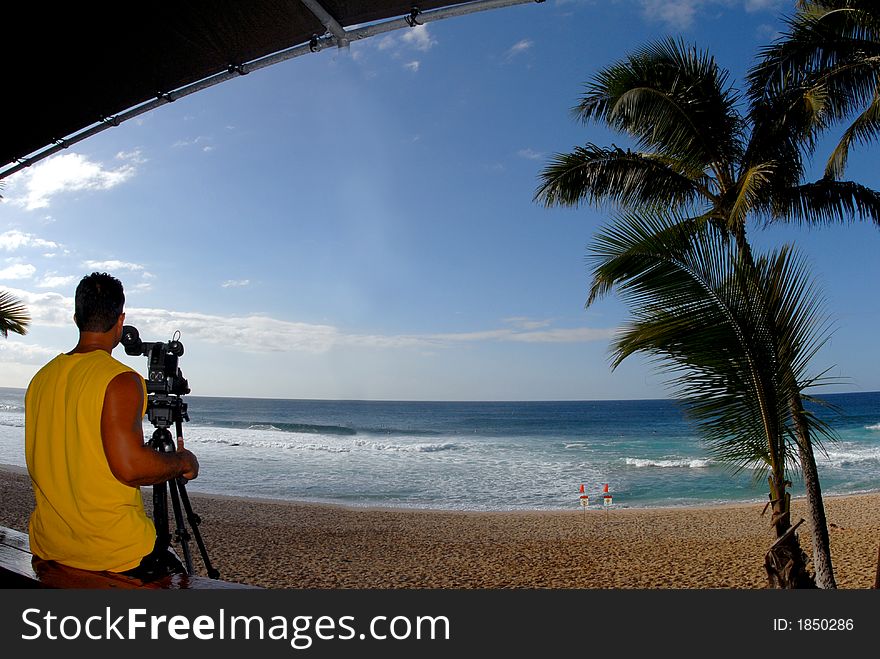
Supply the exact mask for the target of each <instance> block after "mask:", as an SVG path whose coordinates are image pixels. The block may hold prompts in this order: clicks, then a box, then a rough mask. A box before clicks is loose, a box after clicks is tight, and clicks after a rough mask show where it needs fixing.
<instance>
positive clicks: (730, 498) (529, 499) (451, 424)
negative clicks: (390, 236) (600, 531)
mask: <svg viewBox="0 0 880 659" xmlns="http://www.w3.org/2000/svg"><path fill="white" fill-rule="evenodd" d="M824 398H825V399H826V400H828V401H829V402H832V403H834V404H835V405H836V406H838V407H839V408H840V410H841V413H840V414H839V415H833V416H828V415H827V414H826V417H827V420H829V421H830V422H831V424H832V426H833V428H834V429H835V430H836V432H837V435H838V438H839V440H838V441H836V442H833V443H826V445H825V448H826V454H824V455H823V454H821V453H819V454H818V456H817V457H818V462H819V474H820V478H821V483H822V488H823V492H824V493H826V494H831V495H834V494H851V493H859V492H869V491H877V490H880V392H871V393H853V394H829V395H826V396H825V397H824ZM185 401H186V402H187V404H188V410H189V416H190V421H189V422H187V423H184V425H183V434H184V439H185V441H186V444H187V446H188V448H190V449H191V450H192V451H193V452H195V453H196V455H197V456H198V458H199V462H200V466H201V471H200V475H199V478H198V479H196V480H194V481H192V482H190V483H189V485H188V489H189V491H190V492H193V493H196V492H203V493H212V494H225V495H235V496H246V497H260V498H269V499H282V500H293V501H310V502H322V503H337V504H344V505H349V506H379V507H404V508H422V509H442V510H470V511H484V510H559V509H578V510H579V509H580V508H581V500H580V496H581V492H580V486H581V485H583V486H584V494H586V495H587V496H589V507H590V508H591V509H601V508H602V507H603V494H604V489H605V485H607V486H608V494H610V495H611V505H612V507H614V508H618V507H663V506H681V505H703V504H713V503H725V502H747V501H754V502H758V501H764V500H765V499H766V496H767V486H766V483H763V484H762V483H760V482H756V481H755V478H754V474H753V473H752V472H751V471H743V472H739V473H734V472H733V471H732V469H731V468H730V467H729V466H727V465H724V464H722V463H719V462H718V461H716V460H715V459H713V457H712V456H711V455H710V454H709V453H708V452H707V451H706V450H705V447H704V446H703V445H702V443H701V442H700V440H699V438H698V436H697V434H696V433H695V431H694V428H693V426H692V425H691V424H690V423H689V422H688V421H687V419H686V418H685V417H684V415H683V414H682V412H681V410H680V408H679V407H678V406H677V405H676V403H674V402H673V401H668V400H633V401H626V400H623V401H572V402H495V403H493V402H474V403H468V402H379V401H375V402H374V401H321V400H274V399H250V398H208V397H200V396H186V397H185ZM153 430H154V428H153V426H152V425H151V424H149V423H148V422H145V424H144V433H145V436H146V437H147V438H149V437H150V435H151V434H152V432H153ZM23 442H24V391H23V390H20V389H4V388H0V463H5V464H11V465H19V466H24V465H25V460H24V449H23ZM793 492H794V493H795V494H796V495H797V494H802V493H803V486H802V483H801V482H800V480H799V477H796V478H795V483H794V488H793Z"/></svg>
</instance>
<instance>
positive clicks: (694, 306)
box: [591, 214, 825, 470]
mask: <svg viewBox="0 0 880 659" xmlns="http://www.w3.org/2000/svg"><path fill="white" fill-rule="evenodd" d="M591 254H592V261H593V263H594V266H595V267H594V270H593V277H594V290H595V288H596V287H597V286H598V285H599V284H597V282H602V284H601V286H603V287H606V286H608V285H614V286H615V287H616V288H617V290H618V291H619V293H620V295H621V297H622V298H623V299H624V300H625V301H626V302H627V304H628V306H629V308H630V309H631V313H632V319H631V321H630V322H629V323H628V324H627V325H626V327H625V328H624V329H623V330H622V332H621V333H620V334H619V336H618V337H617V338H616V340H615V342H614V353H613V366H614V367H616V366H617V365H619V364H620V363H621V362H622V361H623V360H624V359H626V357H628V356H630V355H632V354H634V353H636V352H642V353H645V354H647V355H650V356H652V357H654V358H655V359H657V360H658V363H659V364H660V365H661V367H662V368H663V369H664V370H665V371H667V372H668V374H669V375H670V382H671V384H672V386H673V391H674V393H675V395H676V396H677V397H679V398H680V399H681V400H682V402H683V403H684V405H685V408H686V409H687V410H688V412H689V414H690V415H691V417H692V418H694V419H695V421H696V422H697V424H698V427H699V428H700V430H701V434H702V436H703V437H704V439H705V440H706V441H707V443H708V445H709V448H710V449H711V450H712V451H713V453H715V454H716V456H717V457H718V458H719V459H721V460H724V461H730V462H733V463H734V464H736V465H738V468H742V469H745V468H750V469H758V470H762V469H765V468H777V467H778V466H779V465H780V464H782V463H786V464H788V465H789V468H791V467H793V466H794V464H795V463H796V460H797V451H796V448H795V447H796V443H793V442H792V441H791V439H790V438H791V437H793V434H794V431H793V429H792V428H791V417H790V411H789V400H790V397H791V396H793V395H795V396H799V395H800V387H802V386H803V384H804V382H806V381H807V380H808V377H807V375H806V374H805V373H806V365H807V363H808V362H809V359H810V357H812V356H813V355H814V354H815V350H816V349H818V348H817V346H820V345H821V343H822V341H823V340H824V338H823V337H824V333H823V332H824V330H825V327H824V326H823V325H822V324H821V317H820V315H819V314H818V310H819V308H820V304H819V299H820V298H819V297H818V296H817V295H816V294H815V293H814V288H813V286H812V284H811V283H810V282H809V280H808V279H806V271H805V269H804V266H803V264H802V262H801V261H799V260H798V259H796V258H794V256H793V253H792V251H791V250H789V249H787V248H786V249H783V250H780V252H778V253H776V254H773V255H770V256H768V257H763V258H760V259H758V261H757V262H756V263H755V264H752V265H750V264H748V263H745V262H744V261H743V260H742V259H740V258H739V256H738V254H737V252H736V249H735V245H734V244H733V243H732V242H731V241H729V240H728V239H727V236H726V234H725V232H724V231H721V230H718V229H717V228H716V227H715V226H714V225H713V224H712V223H709V222H697V221H692V220H687V219H682V218H677V217H674V216H673V215H671V214H670V215H667V216H665V217H661V216H651V217H644V216H642V217H639V216H635V215H629V216H622V217H621V218H618V220H617V221H616V222H615V223H614V224H613V225H612V226H610V227H609V228H607V229H605V230H604V231H602V232H601V233H600V234H599V235H598V236H597V238H596V241H595V242H594V245H593V248H592V251H591ZM791 374H794V377H791Z"/></svg>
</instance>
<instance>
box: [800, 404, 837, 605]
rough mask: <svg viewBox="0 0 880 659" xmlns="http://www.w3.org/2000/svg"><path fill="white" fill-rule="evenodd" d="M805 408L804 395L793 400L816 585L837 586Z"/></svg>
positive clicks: (828, 587) (832, 587)
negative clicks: (811, 536)
mask: <svg viewBox="0 0 880 659" xmlns="http://www.w3.org/2000/svg"><path fill="white" fill-rule="evenodd" d="M803 415H804V407H803V403H802V402H801V400H800V398H792V400H791V416H792V419H793V420H794V425H795V430H796V432H797V439H798V454H799V456H800V462H801V471H802V472H803V475H804V487H805V489H806V491H807V504H808V507H809V510H810V513H809V514H810V526H811V529H812V532H813V568H814V570H815V573H816V586H817V587H819V588H827V589H834V588H837V583H836V582H835V580H834V568H833V566H832V563H831V543H830V540H829V537H828V520H827V519H826V517H825V504H824V502H823V501H822V489H821V487H820V485H819V472H818V471H817V469H816V458H815V456H814V454H813V443H812V442H811V441H810V430H809V428H808V427H807V424H806V423H805V422H804V417H803Z"/></svg>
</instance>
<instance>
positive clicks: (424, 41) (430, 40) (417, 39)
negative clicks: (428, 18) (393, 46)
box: [380, 25, 437, 51]
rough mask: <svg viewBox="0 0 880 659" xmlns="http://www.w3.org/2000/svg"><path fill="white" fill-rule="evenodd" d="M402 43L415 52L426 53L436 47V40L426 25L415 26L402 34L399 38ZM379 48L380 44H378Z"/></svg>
mask: <svg viewBox="0 0 880 659" xmlns="http://www.w3.org/2000/svg"><path fill="white" fill-rule="evenodd" d="M400 40H401V41H403V43H405V44H407V45H408V46H412V47H413V48H415V49H416V50H421V51H428V50H431V48H433V47H434V46H436V45H437V40H436V39H434V37H432V36H431V34H430V33H429V32H428V26H427V25H416V26H415V27H413V28H410V29H408V30H407V31H406V32H404V33H403V36H402V37H401V38H400ZM380 46H381V44H380Z"/></svg>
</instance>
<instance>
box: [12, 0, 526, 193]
mask: <svg viewBox="0 0 880 659" xmlns="http://www.w3.org/2000/svg"><path fill="white" fill-rule="evenodd" d="M526 1H528V0H495V1H494V3H488V4H494V5H496V6H505V5H511V4H520V3H522V2H526ZM537 1H539V2H540V1H542V0H537ZM484 3H485V0H483V1H482V2H476V3H474V2H465V1H464V0H159V1H156V2H144V3H135V2H131V3H124V4H119V3H95V2H65V3H57V4H56V3H49V4H46V3H38V2H25V3H16V5H15V10H14V11H11V12H10V15H9V16H8V17H7V20H6V22H5V24H4V35H3V39H2V41H0V44H2V45H0V48H2V49H3V52H4V53H5V55H4V57H3V77H2V84H3V101H2V103H0V131H2V134H3V139H2V140H0V168H2V169H3V171H2V172H0V177H2V176H5V175H8V174H9V173H11V171H12V170H11V169H10V168H8V167H7V165H10V163H15V162H21V163H22V164H24V159H26V158H28V156H31V155H32V154H35V152H37V151H40V152H41V154H36V156H35V157H32V158H30V159H29V160H28V161H27V162H30V161H35V160H37V159H38V158H39V157H44V156H45V155H48V154H47V153H43V151H44V150H45V148H46V147H48V146H50V145H52V144H57V145H58V146H59V147H61V146H63V145H64V144H65V142H64V139H65V138H67V137H69V136H72V135H75V134H77V133H81V132H82V131H83V130H84V129H86V128H88V127H90V126H94V125H96V124H98V126H99V127H101V128H102V127H103V125H102V124H100V123H99V122H104V124H111V123H114V122H115V121H118V115H119V114H120V113H122V112H124V111H125V110H128V109H130V108H133V107H135V106H140V105H142V104H144V103H146V102H148V101H154V100H156V99H157V98H158V99H161V98H162V97H163V95H166V94H168V93H170V92H174V91H175V90H179V89H181V88H183V87H185V86H187V85H192V83H194V82H196V81H200V80H203V79H205V78H209V77H210V76H216V75H217V74H220V73H224V72H236V71H237V73H236V75H237V74H238V73H243V72H246V71H247V67H244V68H241V65H243V64H247V63H250V62H254V61H256V60H259V59H260V58H265V57H266V56H268V55H272V54H273V53H278V52H280V51H285V50H287V49H290V48H293V47H295V46H304V45H305V47H308V44H309V43H310V41H311V42H312V45H313V49H317V48H315V46H316V45H317V44H319V43H332V44H334V45H342V44H340V41H341V40H344V39H340V34H342V35H345V34H347V32H345V31H342V32H340V31H339V30H338V29H337V30H335V31H334V30H333V29H331V28H330V27H328V26H327V25H325V23H328V20H327V19H329V25H332V24H333V23H334V22H335V23H336V25H335V27H336V28H338V27H339V26H341V27H342V28H346V29H348V28H351V27H352V26H362V25H364V24H371V23H375V22H376V21H381V20H385V19H389V18H392V17H409V16H410V15H411V12H412V10H413V5H414V4H417V5H418V11H420V12H421V13H422V14H424V15H425V16H427V15H429V12H430V10H434V9H438V8H443V7H453V9H455V8H456V7H459V8H461V7H470V6H471V5H476V4H484ZM309 6H311V7H312V9H311V10H310V9H309ZM120 7H123V8H124V9H122V10H121V11H120V10H119V8H120ZM485 8H492V7H491V6H489V7H485ZM316 14H317V15H318V16H322V18H323V19H324V22H323V23H322V21H321V20H319V19H318V18H317V17H316ZM416 20H419V18H418V17H417V18H416ZM365 36H368V35H365ZM357 38H362V37H357ZM319 40H320V42H319ZM237 67H238V68H237ZM172 98H173V95H172Z"/></svg>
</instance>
